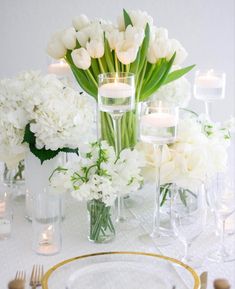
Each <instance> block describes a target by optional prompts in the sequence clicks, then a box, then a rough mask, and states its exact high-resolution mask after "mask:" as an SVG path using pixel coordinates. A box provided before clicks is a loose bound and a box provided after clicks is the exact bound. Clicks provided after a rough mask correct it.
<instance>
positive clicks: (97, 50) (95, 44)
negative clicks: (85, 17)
mask: <svg viewBox="0 0 235 289" xmlns="http://www.w3.org/2000/svg"><path fill="white" fill-rule="evenodd" d="M86 49H87V51H88V53H89V55H90V56H91V57H92V58H101V57H102V56H103V55H104V42H103V41H99V40H91V41H89V42H87V44H86Z"/></svg>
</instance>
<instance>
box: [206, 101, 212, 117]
mask: <svg viewBox="0 0 235 289" xmlns="http://www.w3.org/2000/svg"><path fill="white" fill-rule="evenodd" d="M205 112H206V117H207V120H210V119H211V118H210V103H209V102H208V101H205Z"/></svg>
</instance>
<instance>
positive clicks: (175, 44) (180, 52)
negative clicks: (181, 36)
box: [167, 39, 188, 65]
mask: <svg viewBox="0 0 235 289" xmlns="http://www.w3.org/2000/svg"><path fill="white" fill-rule="evenodd" d="M169 43H170V50H169V53H168V56H167V58H168V59H170V58H171V57H172V55H173V54H174V53H175V52H176V57H175V60H174V64H175V65H180V64H181V63H182V62H183V61H184V60H185V59H186V57H187V56H188V53H187V51H186V50H185V48H184V47H183V46H182V45H181V43H180V42H179V41H178V40H176V39H169Z"/></svg>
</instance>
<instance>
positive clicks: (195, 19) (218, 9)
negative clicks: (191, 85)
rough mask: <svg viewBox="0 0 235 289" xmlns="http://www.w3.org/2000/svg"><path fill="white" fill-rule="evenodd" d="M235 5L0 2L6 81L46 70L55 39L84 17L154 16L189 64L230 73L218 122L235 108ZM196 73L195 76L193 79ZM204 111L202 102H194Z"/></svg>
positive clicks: (214, 0)
mask: <svg viewBox="0 0 235 289" xmlns="http://www.w3.org/2000/svg"><path fill="white" fill-rule="evenodd" d="M234 3H235V1H234V0H224V1H222V0H191V1H190V0H128V1H127V0H118V1H117V0H116V1H115V0H93V1H92V0H0V35H1V41H0V52H1V53H0V77H6V76H13V75H15V74H16V73H17V72H18V71H21V70H25V69H32V68H33V69H42V70H45V71H46V67H47V56H46V53H45V47H46V44H47V41H48V39H49V36H50V34H51V33H52V32H54V31H55V30H57V29H59V28H64V27H66V26H69V25H70V23H71V19H72V18H73V17H74V16H76V15H79V14H81V13H85V14H87V15H89V16H90V17H102V18H105V19H110V20H115V19H116V17H117V15H118V14H119V13H121V12H122V8H126V9H127V10H128V9H141V10H146V11H147V12H149V13H150V14H151V15H152V16H153V17H154V20H155V23H156V24H157V26H164V27H167V28H168V30H169V33H170V37H172V38H177V39H179V40H180V41H181V42H182V43H183V45H184V46H185V48H186V49H187V51H188V52H189V57H188V59H187V61H186V63H185V64H192V63H196V64H197V67H198V68H214V69H218V70H223V71H225V72H226V73H227V89H226V100H225V101H221V102H218V103H217V104H215V105H214V106H213V114H214V118H216V119H224V118H226V117H228V116H229V115H231V114H234V111H235V108H234V103H235V81H234V74H235V20H234V18H235V11H234V10H235V4H234ZM192 77H193V73H191V74H190V75H189V78H190V79H191V80H192ZM191 105H192V107H193V108H195V109H196V110H198V111H200V110H201V109H202V107H203V106H202V103H200V102H199V101H196V100H192V103H191Z"/></svg>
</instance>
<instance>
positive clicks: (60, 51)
mask: <svg viewBox="0 0 235 289" xmlns="http://www.w3.org/2000/svg"><path fill="white" fill-rule="evenodd" d="M61 36H62V32H61V31H58V32H56V33H55V34H53V35H52V38H51V40H50V41H49V43H48V45H47V53H48V54H49V55H50V56H51V57H53V58H55V59H60V58H63V57H64V56H65V54H66V51H67V50H66V47H65V46H64V44H63V42H62V40H61Z"/></svg>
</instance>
